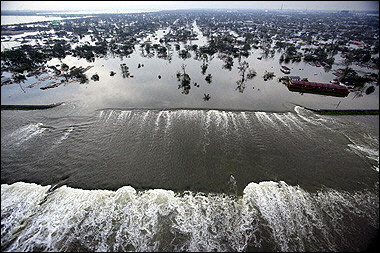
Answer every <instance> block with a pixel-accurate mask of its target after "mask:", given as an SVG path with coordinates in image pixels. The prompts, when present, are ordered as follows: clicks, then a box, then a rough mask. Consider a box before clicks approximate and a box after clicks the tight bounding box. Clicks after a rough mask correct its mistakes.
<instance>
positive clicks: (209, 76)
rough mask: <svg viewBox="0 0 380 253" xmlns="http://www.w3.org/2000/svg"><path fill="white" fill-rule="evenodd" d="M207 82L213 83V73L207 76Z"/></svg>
mask: <svg viewBox="0 0 380 253" xmlns="http://www.w3.org/2000/svg"><path fill="white" fill-rule="evenodd" d="M205 80H206V82H207V83H211V82H212V75H211V74H208V75H207V76H206V78H205Z"/></svg>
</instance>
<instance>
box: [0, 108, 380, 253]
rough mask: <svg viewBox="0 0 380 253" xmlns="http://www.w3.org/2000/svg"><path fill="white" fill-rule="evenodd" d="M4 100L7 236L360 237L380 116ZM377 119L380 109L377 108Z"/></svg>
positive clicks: (35, 244)
mask: <svg viewBox="0 0 380 253" xmlns="http://www.w3.org/2000/svg"><path fill="white" fill-rule="evenodd" d="M77 111H78V108H77V107H76V106H75V104H74V103H67V104H64V105H62V106H59V107H56V108H53V109H49V110H44V111H2V112H1V113H2V122H1V135H2V139H1V157H2V159H1V166H2V170H1V179H2V189H1V202H2V207H1V208H2V209H1V210H2V211H1V212H2V221H1V222H2V230H1V233H2V239H1V240H2V250H5V251H14V250H17V251H18V250H21V251H30V250H33V251H37V250H47V251H50V250H54V251H61V250H64V251H77V250H91V251H92V250H105V251H126V250H136V251H161V250H162V251H187V250H188V251H212V250H218V251H231V250H232V251H242V250H255V251H261V250H280V251H304V250H322V251H327V250H328V251H329V250H338V251H345V250H361V249H365V248H366V247H367V246H368V245H369V243H370V242H371V239H372V238H373V237H374V236H375V233H376V231H377V230H378V220H379V213H378V210H379V202H378V170H379V151H378V138H379V136H378V128H377V129H376V127H374V126H371V125H368V124H362V123H360V122H358V121H356V120H352V119H349V118H339V117H331V116H320V115H316V114H314V113H312V112H310V111H307V110H305V109H303V108H302V107H298V106H297V107H295V108H294V110H292V111H289V112H260V111H221V110H185V109H177V110H138V109H136V110H129V109H127V110H125V109H106V108H105V109H101V110H97V111H95V112H94V113H93V114H92V115H88V116H83V115H80V114H78V113H77ZM367 117H375V118H374V120H378V116H367Z"/></svg>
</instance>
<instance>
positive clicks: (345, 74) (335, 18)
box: [1, 10, 379, 96]
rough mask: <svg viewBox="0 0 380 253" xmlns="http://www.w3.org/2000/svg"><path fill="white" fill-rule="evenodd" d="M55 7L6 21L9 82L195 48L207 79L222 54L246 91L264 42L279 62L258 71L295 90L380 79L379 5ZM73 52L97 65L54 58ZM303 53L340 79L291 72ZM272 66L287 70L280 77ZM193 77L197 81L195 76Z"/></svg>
mask: <svg viewBox="0 0 380 253" xmlns="http://www.w3.org/2000/svg"><path fill="white" fill-rule="evenodd" d="M56 15H57V16H59V17H61V18H62V19H61V20H55V21H45V22H35V23H31V24H17V25H2V29H1V41H2V51H1V71H2V79H1V85H2V86H3V85H10V84H13V83H20V82H24V81H25V80H27V79H28V78H29V77H33V76H34V77H38V81H37V82H35V83H32V84H29V85H28V86H27V87H26V88H34V87H38V88H40V89H41V90H44V89H50V88H56V87H58V86H60V85H68V84H72V83H79V84H83V83H89V82H91V81H94V82H95V81H98V80H99V79H101V78H102V77H101V76H99V75H98V74H97V73H95V74H93V75H91V76H87V75H86V71H87V70H89V69H90V68H92V67H93V64H91V63H93V62H94V61H96V59H100V58H107V57H121V58H122V57H128V56H129V55H131V54H133V53H139V54H140V55H141V56H142V57H145V58H152V57H157V58H160V59H165V60H167V61H168V62H170V61H171V60H172V59H173V57H179V58H181V59H185V60H186V59H188V58H191V57H193V59H195V60H197V61H198V62H199V64H200V70H201V73H202V74H203V75H204V78H205V80H206V81H207V82H208V83H210V82H211V81H212V73H206V72H207V68H208V63H209V61H210V60H212V59H213V58H214V57H217V58H218V59H221V60H222V61H223V62H224V65H223V68H224V69H228V70H231V69H232V68H237V69H238V70H239V73H240V74H241V77H242V78H241V79H239V80H238V81H237V88H236V89H237V90H238V91H240V92H243V91H244V88H245V83H246V82H247V80H250V79H252V78H253V77H255V76H256V75H257V72H256V71H255V66H252V65H251V66H249V64H248V63H247V61H246V59H247V58H249V57H252V54H253V52H257V51H259V52H260V56H258V57H257V60H258V61H260V64H261V63H263V64H265V63H264V62H265V61H266V60H268V59H271V58H272V59H273V58H274V57H275V55H276V57H278V66H268V71H266V73H265V75H264V76H257V77H255V78H262V79H263V80H264V81H267V80H272V79H274V78H275V79H277V80H278V81H279V82H283V83H284V84H285V85H287V86H288V88H289V90H290V91H294V90H297V91H299V92H309V93H315V94H319V93H321V92H322V94H324V95H332V96H347V95H348V94H349V92H360V93H363V92H365V93H367V94H370V93H372V92H373V91H374V90H375V89H376V87H377V86H378V79H379V75H378V66H379V27H378V21H379V16H378V14H373V13H371V12H351V11H344V10H343V11H325V12H323V11H300V10H293V11H292V10H286V11H285V10H284V11H283V10H271V11H267V10H246V11H244V10H230V11H225V10H176V11H158V12H146V13H131V14H95V15H93V14H92V15H73V14H71V15H68V16H65V15H64V14H56ZM158 33H160V36H158V35H157V34H158ZM66 56H72V57H76V58H78V59H80V58H84V59H86V60H87V61H88V63H89V64H88V65H87V66H68V65H67V64H66V63H64V62H62V63H61V64H56V65H49V64H47V63H48V62H49V61H50V60H52V59H54V58H58V59H60V60H62V59H65V57H66ZM337 57H339V59H340V61H339V62H337ZM300 62H304V63H307V64H309V65H310V66H313V67H315V68H321V69H322V68H323V69H324V72H330V71H331V72H333V73H334V75H335V76H336V78H333V79H331V80H329V82H328V83H326V82H320V81H318V80H313V79H315V78H314V76H310V75H309V74H308V73H305V75H303V76H299V75H296V76H294V75H292V68H293V65H294V64H295V63H300ZM123 64H125V63H121V64H120V69H121V71H118V70H120V69H115V70H112V71H110V76H113V75H115V74H117V72H119V74H122V75H123V77H128V78H133V75H131V74H130V73H129V67H130V66H122V65H123ZM142 66H143V64H140V63H139V67H142ZM273 67H275V68H278V69H279V70H281V72H282V73H283V74H284V75H283V76H278V75H277V76H276V74H275V73H274V72H273V70H272V69H273ZM181 68H182V69H181ZM271 68H272V69H271ZM300 70H302V69H300ZM5 72H7V73H11V75H9V74H8V75H6V74H4V73H5ZM182 72H183V73H182ZM181 76H182V78H181ZM160 77H161V75H160ZM177 77H178V81H179V83H180V84H179V87H178V88H179V89H182V93H183V94H188V92H189V90H190V88H191V76H189V75H188V74H187V73H186V69H184V68H183V67H181V66H178V73H177ZM192 84H193V85H194V86H195V87H199V84H198V83H197V82H195V81H193V83H192ZM205 96H206V94H205Z"/></svg>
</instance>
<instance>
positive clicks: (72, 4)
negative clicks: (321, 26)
mask: <svg viewBox="0 0 380 253" xmlns="http://www.w3.org/2000/svg"><path fill="white" fill-rule="evenodd" d="M281 6H282V9H294V10H306V9H307V10H349V11H350V10H351V11H353V10H357V11H363V10H374V11H378V9H379V1H1V9H2V10H22V11H25V10H33V11H41V10H48V11H83V10H86V11H115V12H121V11H128V10H174V9H268V10H271V9H275V10H278V9H280V8H281Z"/></svg>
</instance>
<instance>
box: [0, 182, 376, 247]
mask: <svg viewBox="0 0 380 253" xmlns="http://www.w3.org/2000/svg"><path fill="white" fill-rule="evenodd" d="M235 181H236V180H235V179H234V178H233V177H231V182H232V186H234V183H235ZM48 188H49V187H48V186H45V187H43V186H39V185H35V184H26V183H15V184H12V185H5V184H3V185H1V203H2V205H1V213H2V229H1V235H2V237H1V242H2V247H3V245H4V249H5V250H6V251H36V250H38V249H39V250H44V251H73V250H80V249H82V250H84V249H86V250H88V251H100V250H102V251H128V250H129V251H130V250H133V251H162V250H163V249H166V250H169V251H245V250H247V246H248V243H250V244H251V246H252V247H255V248H257V249H258V250H260V247H261V246H262V243H263V242H264V241H265V242H266V243H267V244H268V243H269V244H270V245H276V246H273V247H274V248H273V250H276V249H277V250H280V251H305V250H311V249H313V250H322V251H327V250H341V248H339V245H341V242H343V244H347V245H349V244H350V243H351V242H350V237H347V234H346V230H349V232H348V234H350V233H353V232H360V231H358V230H357V229H358V228H354V227H351V225H350V224H348V225H347V223H345V222H343V220H346V219H347V218H348V217H347V215H350V216H349V218H350V219H357V217H360V220H361V223H362V225H363V226H364V227H365V226H367V225H368V224H369V225H370V226H374V227H376V226H378V218H379V217H378V195H376V194H373V193H370V192H355V193H348V192H340V191H336V190H332V189H325V190H323V191H319V192H317V193H309V192H307V191H305V190H303V189H302V188H300V187H299V186H290V185H287V184H286V183H285V182H272V181H269V182H261V183H250V184H248V185H247V186H246V187H245V189H244V193H243V196H242V197H239V198H236V197H234V196H230V195H225V194H215V193H209V194H204V193H193V192H185V193H182V194H181V193H174V192H173V191H170V190H163V189H151V190H145V191H136V190H135V189H134V188H132V187H131V186H125V187H122V188H120V189H118V190H117V191H109V190H81V189H75V188H70V187H67V186H62V187H60V188H58V189H56V190H54V191H53V192H51V193H49V194H47V190H48ZM44 200H45V201H44ZM39 203H41V204H40V205H39ZM367 223H368V224H367ZM364 229H365V228H364ZM264 230H266V231H267V232H265V233H264ZM268 233H269V237H268V236H267V235H266V234H268ZM317 234H318V235H317ZM12 239H14V240H12ZM79 245H81V248H78V246H79ZM354 249H355V248H354Z"/></svg>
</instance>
